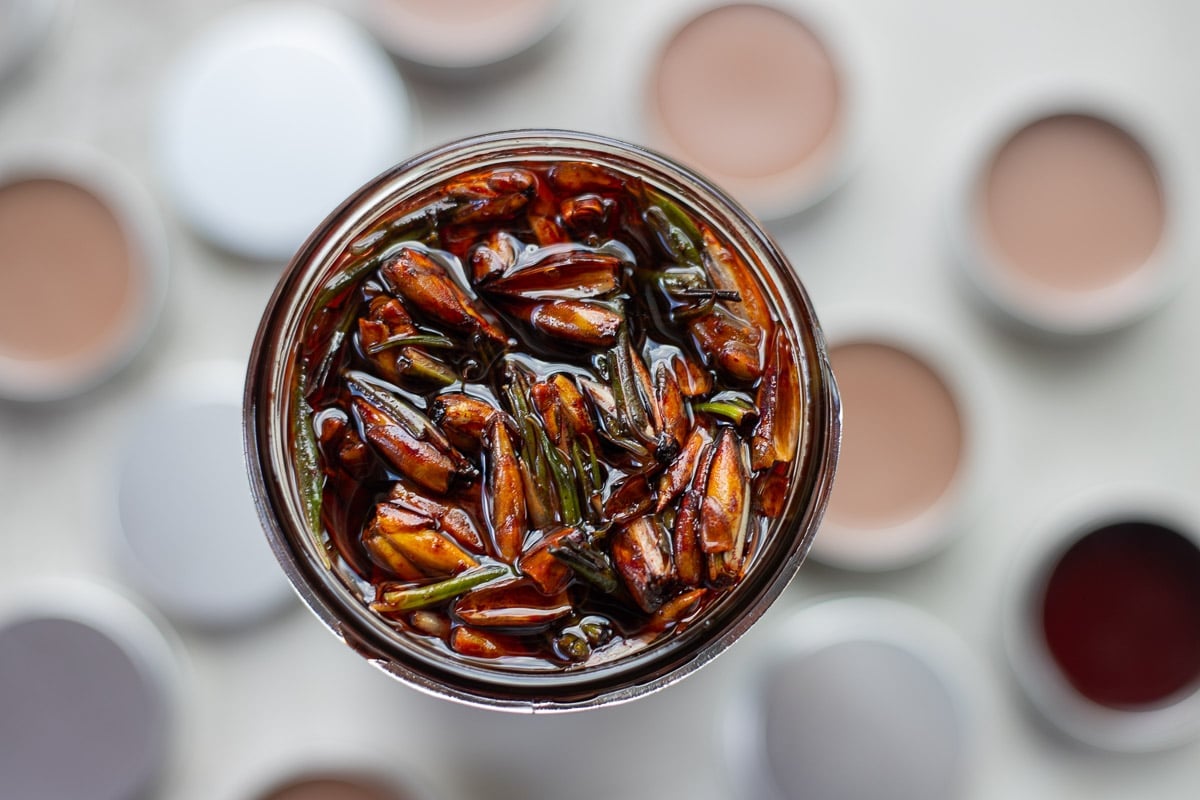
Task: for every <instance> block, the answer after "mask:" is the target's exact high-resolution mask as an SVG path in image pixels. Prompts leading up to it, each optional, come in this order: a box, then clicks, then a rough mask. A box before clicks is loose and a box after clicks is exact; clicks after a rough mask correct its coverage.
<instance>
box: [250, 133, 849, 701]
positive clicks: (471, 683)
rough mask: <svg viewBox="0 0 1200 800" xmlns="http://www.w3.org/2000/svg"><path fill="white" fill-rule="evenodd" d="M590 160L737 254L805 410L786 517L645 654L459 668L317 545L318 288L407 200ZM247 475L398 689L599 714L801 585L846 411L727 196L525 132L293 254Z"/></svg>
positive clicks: (785, 287) (391, 189)
mask: <svg viewBox="0 0 1200 800" xmlns="http://www.w3.org/2000/svg"><path fill="white" fill-rule="evenodd" d="M554 161H582V162H589V163H592V164H595V165H598V166H601V167H603V168H605V169H607V170H609V171H611V172H615V173H617V174H620V175H624V176H629V177H631V178H637V179H640V180H641V181H643V182H644V183H645V185H647V186H648V187H650V188H652V189H654V190H656V191H657V192H659V193H661V194H663V195H665V196H666V197H667V198H669V199H670V200H671V201H673V202H675V203H676V204H677V205H679V206H680V207H681V208H684V209H687V210H688V211H690V212H691V213H692V214H693V215H695V217H696V218H698V219H700V220H703V221H705V222H706V223H707V224H708V225H709V226H710V227H711V228H712V229H713V230H715V231H716V232H717V233H718V235H720V236H722V237H723V238H724V239H725V240H726V241H727V242H728V243H729V244H730V245H732V246H733V247H735V248H736V249H737V250H739V251H740V254H741V255H742V256H743V258H744V259H745V260H746V261H747V263H749V264H750V265H751V266H752V268H753V269H754V271H755V273H756V275H757V277H758V279H759V280H760V282H761V284H762V287H763V288H764V290H765V294H766V296H767V298H768V303H769V304H770V305H772V306H773V309H772V310H773V313H774V315H775V317H776V318H777V319H778V320H779V324H780V325H781V326H782V327H783V329H784V330H785V331H786V335H787V336H788V337H789V339H790V341H791V344H792V348H793V350H794V352H795V353H796V359H797V362H798V364H797V367H798V372H799V375H800V384H801V392H802V394H803V398H802V409H803V422H802V425H801V433H800V443H799V446H798V449H797V455H796V457H795V459H793V461H792V463H791V471H790V476H789V479H788V488H787V493H786V499H785V501H784V504H783V508H782V511H781V513H779V515H778V516H777V517H775V518H774V519H772V520H771V521H770V525H769V527H768V531H767V533H766V535H765V536H763V537H761V539H760V542H759V544H758V545H757V546H756V548H755V552H754V553H753V555H752V556H751V558H750V562H749V564H748V565H747V566H746V568H745V572H744V574H743V577H742V578H741V580H740V582H739V583H738V584H737V585H736V586H734V587H733V588H732V589H730V590H729V591H727V592H726V593H725V594H724V595H722V596H721V597H720V598H719V599H718V600H717V601H715V602H714V603H713V604H712V605H711V606H709V607H708V608H706V609H705V610H704V611H703V612H702V614H703V616H702V617H701V618H699V619H697V620H695V621H693V622H692V623H691V624H690V625H688V626H687V627H686V629H685V630H681V631H676V632H672V633H671V634H670V635H667V636H664V637H662V638H660V639H658V640H655V641H654V642H652V643H650V644H649V645H646V646H645V647H643V648H641V649H638V650H635V651H632V652H631V653H629V654H628V655H625V656H620V657H617V658H614V659H612V660H609V661H607V662H606V663H603V664H599V665H595V666H592V665H588V666H586V667H585V668H582V669H563V668H558V669H550V668H547V669H545V670H536V669H535V670H530V669H529V668H528V667H524V668H516V667H512V666H506V665H505V664H504V662H503V661H499V662H497V663H482V662H481V661H477V660H472V659H466V658H458V657H456V656H455V655H454V654H453V653H452V652H449V651H447V650H446V649H445V648H437V647H432V646H430V645H429V644H428V643H427V642H423V641H421V639H420V638H419V637H416V636H413V635H409V634H407V633H405V632H403V631H400V630H397V629H396V628H395V627H393V626H391V625H389V624H388V623H387V621H386V620H385V619H383V618H382V617H380V616H379V615H378V614H375V613H373V612H372V611H370V610H369V608H368V607H367V604H366V603H364V602H363V601H362V600H361V599H360V597H359V596H357V595H356V594H355V592H354V589H353V587H352V586H351V585H350V582H348V581H347V580H345V579H344V578H343V577H340V576H339V575H338V574H337V573H336V572H335V571H334V570H331V569H330V568H329V567H328V566H327V562H326V560H325V558H326V556H325V554H324V553H322V552H319V549H318V545H317V544H316V543H315V542H314V539H313V537H312V536H311V535H310V534H309V532H308V526H307V523H306V512H305V505H304V498H303V494H302V492H303V490H302V487H301V482H300V480H299V479H298V477H297V471H296V467H295V464H296V458H295V456H296V455H297V454H296V453H295V452H293V447H294V445H293V441H292V436H291V434H290V425H291V420H293V418H294V415H295V412H296V411H297V404H298V403H299V402H300V399H299V398H298V397H296V396H294V394H293V387H294V386H295V385H296V381H297V379H298V375H299V371H300V370H301V369H302V368H303V365H302V363H301V355H300V342H301V341H302V337H303V335H304V327H305V322H306V320H308V319H310V315H311V314H312V312H313V310H314V308H315V306H316V304H317V303H318V302H319V300H320V295H321V290H322V287H324V286H326V284H327V283H328V282H329V281H330V279H331V278H332V277H333V275H335V274H336V273H337V271H338V268H339V262H338V257H339V256H340V255H342V254H343V253H344V252H345V251H346V249H347V247H348V246H349V244H350V243H351V242H353V241H355V240H356V238H358V237H360V236H362V234H363V232H364V231H368V230H370V229H371V228H372V226H373V225H374V224H376V223H378V222H379V221H380V220H382V219H384V218H385V217H387V215H388V212H389V210H390V209H394V208H395V207H397V206H398V205H400V204H403V203H404V202H406V200H407V199H409V198H412V197H415V196H417V195H419V194H421V193H422V192H425V191H427V190H428V189H430V188H431V187H434V186H437V185H439V184H440V183H442V182H444V181H445V180H446V179H447V178H449V177H452V176H456V175H459V174H463V173H466V172H473V171H477V170H480V169H483V168H487V167H492V166H499V165H516V164H529V163H531V162H532V163H536V162H542V163H545V162H554ZM244 413H245V438H246V451H247V464H248V468H249V472H250V478H251V483H252V487H253V491H254V495H255V500H256V503H257V506H258V510H259V515H260V517H261V519H262V523H263V527H264V528H265V530H266V535H267V538H268V539H269V541H270V544H271V547H272V549H273V550H274V552H275V555H276V556H277V557H278V559H279V562H280V564H281V565H282V567H283V569H284V571H285V572H286V574H287V576H288V578H289V579H290V580H291V582H292V584H293V585H294V586H295V588H296V590H297V592H298V593H299V594H300V596H301V597H302V598H303V600H304V602H305V603H307V605H308V606H309V608H311V609H312V611H313V612H314V613H315V614H316V615H317V616H318V617H319V618H320V619H321V621H322V622H323V623H324V624H325V625H326V626H327V627H328V628H329V629H330V630H331V631H332V632H333V633H334V634H335V635H336V636H338V637H339V638H340V639H342V640H343V641H344V642H345V643H346V644H347V645H348V646H350V647H351V648H353V649H354V650H356V651H357V652H359V653H360V654H361V655H362V656H363V657H365V658H367V659H368V660H370V661H371V662H372V663H373V664H375V665H376V666H378V667H379V668H381V669H383V670H384V671H385V672H388V673H389V674H391V675H393V676H395V677H396V678H398V679H400V680H402V681H404V682H406V683H408V684H410V685H412V686H415V687H417V688H419V689H422V690H424V691H426V692H428V693H431V694H433V695H436V696H441V697H446V698H450V699H454V700H458V701H462V702H466V703H470V704H474V705H478V706H483V707H491V708H504V709H511V710H523V711H539V712H542V711H565V710H575V709H584V708H595V707H600V706H606V705H611V704H615V703H620V702H624V701H628V700H631V699H633V698H636V697H639V696H641V695H644V694H647V693H649V692H652V691H655V690H658V689H661V688H663V687H665V686H667V685H669V684H671V683H674V682H675V681H678V680H679V679H681V678H683V677H684V676H686V675H688V674H689V673H691V672H693V671H695V670H696V669H699V668H700V667H701V666H703V665H704V664H706V663H708V662H709V661H711V660H712V659H713V658H715V657H716V656H717V655H718V654H719V653H721V652H722V651H723V650H725V648H727V647H729V645H730V644H732V643H733V642H734V641H735V640H737V639H738V638H739V637H740V636H741V635H742V634H744V633H745V632H746V631H747V630H748V629H749V627H750V626H751V625H752V624H753V623H754V622H755V621H756V620H757V619H758V618H759V617H760V616H761V615H762V614H763V612H764V611H765V610H766V609H767V607H768V606H769V605H770V604H771V603H772V602H773V601H774V600H775V599H776V598H777V597H778V596H779V594H780V593H781V592H782V591H783V590H784V588H785V587H786V586H787V584H788V583H789V582H790V581H791V579H792V578H793V576H794V575H795V574H796V571H797V570H798V569H799V566H800V564H801V562H802V561H803V560H804V557H805V555H806V553H807V552H808V549H809V545H810V544H811V542H812V539H813V536H814V535H815V533H816V530H817V526H818V524H819V523H820V520H821V516H822V514H823V512H824V510H825V506H826V502H827V500H828V497H829V492H830V487H831V484H832V480H833V475H834V470H835V467H836V463H837V456H838V448H839V443H840V435H841V405H840V401H839V398H838V394H837V387H836V384H835V383H834V379H833V375H832V372H831V369H830V366H829V361H828V358H827V356H826V352H825V342H824V337H823V334H822V332H821V328H820V325H819V323H818V321H817V317H816V315H815V313H814V311H813V307H812V304H811V302H810V300H809V298H808V295H807V294H806V292H805V290H804V287H803V286H802V285H801V284H800V282H799V280H798V278H797V277H796V275H795V273H794V272H793V270H792V268H791V266H790V265H789V264H788V261H787V259H786V258H785V257H784V255H783V253H782V252H780V250H779V248H778V246H777V245H776V244H775V243H774V242H773V241H771V239H770V237H769V236H768V235H767V234H766V233H764V232H763V230H762V229H761V228H760V227H759V225H758V224H757V223H756V222H755V221H754V220H753V219H752V218H751V217H750V216H749V215H748V214H747V213H746V212H745V211H744V210H743V209H742V208H741V207H740V206H739V205H738V204H737V203H735V202H734V201H732V200H731V199H730V198H729V197H727V196H726V195H725V194H724V193H723V192H721V190H719V189H717V188H716V187H715V186H713V185H712V184H710V183H708V182H707V181H705V180H704V179H703V178H701V177H699V176H697V175H696V174H694V173H692V172H691V171H689V170H687V169H685V168H683V167H681V166H679V165H678V164H675V163H674V162H672V161H670V160H668V159H666V158H664V157H662V156H660V155H658V154H656V153H653V152H650V151H648V150H644V149H642V148H640V147H637V146H635V145H631V144H627V143H624V142H620V141H617V140H614V139H608V138H604V137H600V136H594V135H590V134H583V133H573V132H566V131H553V130H529V131H513V132H505V133H495V134H488V135H483V136H478V137H474V138H470V139H464V140H462V141H458V142H454V143H451V144H448V145H445V146H442V147H439V148H437V149H435V150H432V151H430V152H427V153H425V154H422V155H419V156H417V157H415V158H413V159H411V160H409V161H407V162H405V163H403V164H400V165H398V166H397V167H395V168H394V169H392V170H390V171H388V172H387V173H385V174H383V175H381V176H380V177H378V178H377V179H375V180H374V181H372V182H371V183H369V184H367V185H366V186H364V187H363V188H362V189H360V190H359V191H358V192H357V193H355V194H354V195H353V196H352V197H351V198H349V199H348V200H347V201H346V202H344V203H343V204H342V205H341V207H340V208H338V209H337V210H336V211H334V212H333V214H332V215H330V216H329V217H328V218H327V219H326V220H325V221H324V222H323V223H322V224H321V226H320V227H319V228H318V229H317V231H316V232H315V233H313V234H312V236H311V237H310V238H309V240H308V241H307V242H306V243H305V244H304V246H303V247H302V248H301V249H300V251H299V252H298V253H297V255H296V256H295V258H294V259H293V261H292V263H291V265H290V266H289V267H288V269H287V270H286V271H285V273H284V275H283V277H282V279H281V280H280V282H279V285H278V286H277V288H276V290H275V294H274V296H273V297H272V298H271V300H270V302H269V304H268V305H267V309H266V311H265V314H264V316H263V319H262V322H261V325H260V327H259V329H258V334H257V337H256V339H255V342H254V350H253V353H252V355H251V360H250V365H249V371H248V375H247V383H246V394H245V411H244Z"/></svg>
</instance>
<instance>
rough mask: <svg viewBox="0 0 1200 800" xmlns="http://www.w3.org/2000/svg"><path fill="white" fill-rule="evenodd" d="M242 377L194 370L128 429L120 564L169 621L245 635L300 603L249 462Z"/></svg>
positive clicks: (227, 368)
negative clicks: (261, 517)
mask: <svg viewBox="0 0 1200 800" xmlns="http://www.w3.org/2000/svg"><path fill="white" fill-rule="evenodd" d="M241 375H242V371H241V368H240V367H239V366H238V365H236V364H234V363H232V362H229V363H225V362H213V363H208V364H198V365H194V366H193V367H192V368H191V369H189V370H187V371H185V372H183V373H181V374H180V375H179V376H178V377H177V379H176V380H175V381H174V382H173V384H172V385H171V386H170V387H169V388H168V389H167V390H166V391H164V392H162V393H161V394H160V395H159V396H158V397H156V398H155V399H154V400H152V401H151V402H149V403H147V404H146V406H145V407H144V408H142V409H140V410H139V411H138V412H137V413H136V414H135V415H134V416H133V417H132V418H131V419H130V421H129V423H128V426H127V434H126V438H125V442H124V448H123V452H122V454H121V457H120V460H119V462H118V465H117V480H118V485H117V515H118V522H119V534H120V545H121V547H120V555H121V556H122V561H123V566H124V567H125V568H126V570H127V572H128V574H129V577H130V580H132V581H133V582H134V583H136V584H137V586H138V588H139V589H140V590H141V591H143V592H144V593H145V594H146V596H147V597H149V598H150V599H151V600H153V601H154V603H155V604H156V605H158V606H159V607H160V608H162V609H163V611H165V612H166V613H167V614H169V615H171V616H172V617H174V618H177V619H180V620H182V621H185V622H188V623H191V624H195V625H201V626H205V627H226V628H228V627H238V626H242V625H245V624H248V623H251V622H255V621H258V620H260V619H262V618H263V617H265V616H267V615H269V614H271V613H273V612H276V611H278V610H279V609H280V608H281V607H283V605H284V604H285V603H286V602H287V601H288V600H289V599H290V598H291V596H292V593H291V590H290V588H289V586H288V583H287V581H286V580H285V579H284V577H283V573H282V572H281V571H280V568H279V565H278V563H276V561H275V558H274V556H273V555H272V554H271V550H270V548H269V547H268V546H267V542H266V539H265V537H264V536H263V532H262V528H261V526H260V525H259V521H258V515H257V512H256V511H255V508H254V502H253V500H252V498H251V495H250V486H249V481H248V478H247V476H246V466H245V460H244V458H243V456H242V439H241V425H242V408H241V402H240V398H241V393H240V387H241Z"/></svg>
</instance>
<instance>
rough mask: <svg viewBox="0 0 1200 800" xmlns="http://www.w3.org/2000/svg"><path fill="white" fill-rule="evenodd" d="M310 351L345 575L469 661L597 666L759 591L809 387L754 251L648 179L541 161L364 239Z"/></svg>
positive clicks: (327, 518) (326, 544) (470, 178)
mask: <svg viewBox="0 0 1200 800" xmlns="http://www.w3.org/2000/svg"><path fill="white" fill-rule="evenodd" d="M330 274H331V275H332V276H333V277H332V278H330V280H329V281H328V282H327V283H326V285H325V286H324V287H323V289H322V290H321V292H320V295H319V296H318V298H317V300H316V303H315V305H314V311H313V312H312V315H311V317H310V319H309V320H308V325H307V328H306V330H305V339H304V342H303V344H302V346H301V349H300V352H299V354H298V361H297V366H298V369H297V371H296V376H297V377H296V383H295V392H294V396H293V410H294V417H293V420H292V438H293V452H294V453H295V460H296V467H297V470H296V471H297V475H298V476H299V481H300V489H301V493H302V496H303V501H304V505H305V510H306V513H307V517H308V524H309V526H310V528H311V530H312V532H313V533H314V535H315V536H316V537H317V542H318V545H319V549H320V551H321V553H322V554H323V555H324V557H325V558H326V559H327V563H328V564H329V565H330V566H331V567H336V568H339V569H341V570H342V571H343V574H345V575H348V576H349V577H348V580H349V581H351V582H352V583H353V584H354V585H355V586H356V587H357V588H358V589H359V590H360V592H361V594H362V596H363V599H364V602H367V603H369V605H370V607H371V608H372V609H373V610H374V611H375V612H377V613H378V614H380V615H381V616H382V617H384V618H386V619H387V620H389V622H391V623H392V624H394V625H396V626H397V627H399V628H402V629H403V630H406V631H409V632H411V633H413V634H414V635H418V636H423V637H428V638H429V640H431V641H433V640H436V641H437V642H440V644H441V646H443V647H445V648H448V649H450V650H452V651H453V652H455V653H458V654H459V655H461V656H465V657H483V658H509V659H526V660H529V663H531V664H541V665H543V666H550V667H557V666H563V665H572V664H587V663H597V662H599V661H602V660H608V659H610V658H614V657H616V656H618V655H620V654H623V653H627V652H629V651H630V650H631V649H634V648H636V647H639V646H642V645H644V644H646V643H649V642H651V641H654V640H655V639H657V638H659V637H661V636H663V635H665V634H666V633H667V632H669V631H671V630H673V629H680V628H682V627H684V626H686V625H687V624H688V622H689V621H690V620H691V619H693V618H694V617H695V616H696V615H697V614H699V613H701V612H702V611H703V609H705V608H707V607H708V606H709V605H711V603H713V602H714V601H715V600H716V599H717V598H718V597H719V596H721V595H722V594H723V593H724V592H727V591H728V590H729V589H730V588H732V587H733V586H735V585H736V584H737V583H738V582H739V581H740V580H741V578H742V576H743V574H744V572H745V570H746V568H747V566H748V564H749V563H750V562H751V560H752V558H753V554H754V552H755V548H756V547H758V546H761V541H760V540H761V537H762V536H763V535H764V534H765V531H766V530H767V529H768V527H769V526H768V522H769V520H770V519H771V518H773V517H775V516H778V515H779V514H780V513H781V511H782V505H783V502H784V497H785V493H786V489H787V484H788V476H789V474H790V471H791V465H792V463H793V462H794V461H795V460H796V456H797V452H798V448H799V447H800V446H801V442H800V438H801V430H802V427H803V425H802V416H803V413H804V404H803V396H804V395H803V388H804V387H803V386H802V385H801V384H802V380H803V376H802V375H801V374H800V373H799V370H798V367H797V363H798V362H797V359H796V354H795V353H794V352H793V345H792V342H791V341H790V340H789V338H788V336H787V334H786V332H785V330H784V328H783V326H781V325H779V324H777V320H776V318H775V316H774V313H773V310H772V309H773V307H772V306H771V304H770V302H769V301H768V299H767V297H768V294H767V292H766V291H765V289H764V287H763V285H762V284H761V283H760V282H759V280H758V278H757V277H756V276H755V272H754V270H752V269H751V268H750V266H749V265H748V264H746V263H745V261H744V260H743V259H742V257H741V256H740V255H739V254H738V252H737V251H736V249H735V248H733V247H731V246H730V245H729V244H728V243H727V242H726V241H725V240H723V239H722V238H721V236H720V235H719V234H718V233H717V232H716V231H715V230H713V229H711V228H710V227H709V226H707V225H706V224H705V223H704V221H703V220H700V219H698V218H695V217H693V216H692V215H690V214H689V213H687V212H686V211H684V210H683V209H682V208H681V207H680V206H679V205H677V204H676V203H675V202H673V201H672V200H671V199H669V198H668V197H667V196H666V195H665V194H663V193H661V192H659V191H657V190H655V189H654V188H652V187H650V186H648V185H646V184H645V183H644V182H643V181H641V180H640V179H637V178H632V177H629V176H626V175H622V174H620V173H619V172H617V171H615V170H610V169H607V168H603V167H600V166H598V165H595V164H591V163H585V162H579V161H558V162H544V163H543V162H536V161H529V162H519V163H513V164H512V165H507V166H497V167H493V168H491V169H489V170H486V171H482V172H474V173H471V174H468V175H463V176H459V177H457V178H454V179H452V180H450V181H448V182H445V183H444V184H442V185H440V186H437V187H434V188H432V189H430V190H428V191H425V192H422V193H420V194H419V195H418V196H417V197H414V198H413V199H411V200H409V201H406V202H404V203H403V204H401V205H399V206H397V207H396V208H394V209H393V210H392V211H391V212H389V213H388V215H387V216H386V218H384V219H381V220H380V221H378V222H377V223H375V224H374V226H373V227H372V228H371V229H370V230H368V231H367V232H366V233H364V234H362V235H361V236H360V237H359V238H358V239H356V240H355V242H354V243H352V244H351V245H350V246H349V247H347V248H346V250H345V252H344V253H342V254H341V256H340V258H339V260H338V262H337V263H336V264H335V265H334V266H333V268H332V270H331V272H330Z"/></svg>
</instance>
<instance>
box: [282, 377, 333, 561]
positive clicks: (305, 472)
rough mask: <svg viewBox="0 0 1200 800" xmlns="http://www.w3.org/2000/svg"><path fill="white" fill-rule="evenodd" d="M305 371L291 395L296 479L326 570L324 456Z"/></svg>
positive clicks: (309, 526) (327, 558)
mask: <svg viewBox="0 0 1200 800" xmlns="http://www.w3.org/2000/svg"><path fill="white" fill-rule="evenodd" d="M304 383H305V381H304V372H303V370H301V372H300V374H299V375H297V376H296V387H295V389H294V390H293V392H292V441H293V442H294V447H295V449H296V452H295V469H296V479H297V480H298V481H299V482H300V503H301V505H303V506H304V520H305V522H306V523H307V524H308V533H309V536H311V537H312V541H313V544H314V545H315V546H316V549H317V553H318V554H320V556H321V561H322V563H323V564H324V565H325V567H326V568H329V567H331V566H332V562H331V561H330V559H329V553H328V552H327V551H326V550H325V543H324V542H322V541H321V531H322V525H321V503H322V500H323V498H322V491H323V484H324V481H323V480H322V473H321V456H320V453H319V452H318V450H317V435H316V433H315V432H314V431H313V426H312V406H310V405H309V404H308V401H307V400H306V399H305V398H304Z"/></svg>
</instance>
